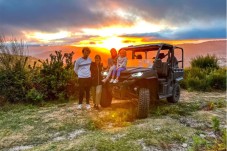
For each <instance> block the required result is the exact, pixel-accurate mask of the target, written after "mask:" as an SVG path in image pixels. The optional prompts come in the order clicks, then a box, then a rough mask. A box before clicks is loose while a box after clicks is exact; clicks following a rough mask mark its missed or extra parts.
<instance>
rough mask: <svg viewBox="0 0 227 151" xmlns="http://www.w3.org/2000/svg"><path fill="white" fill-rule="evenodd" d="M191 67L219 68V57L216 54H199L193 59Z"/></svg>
mask: <svg viewBox="0 0 227 151" xmlns="http://www.w3.org/2000/svg"><path fill="white" fill-rule="evenodd" d="M191 67H192V68H194V67H198V68H202V69H207V68H213V69H218V68H219V66H218V58H217V57H216V56H215V55H212V56H211V55H209V54H208V55H206V56H205V57H204V56H197V57H195V58H193V59H192V60H191Z"/></svg>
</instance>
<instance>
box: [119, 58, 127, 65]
mask: <svg viewBox="0 0 227 151" xmlns="http://www.w3.org/2000/svg"><path fill="white" fill-rule="evenodd" d="M126 65H127V58H126V57H125V58H124V60H123V62H122V64H121V65H120V67H126Z"/></svg>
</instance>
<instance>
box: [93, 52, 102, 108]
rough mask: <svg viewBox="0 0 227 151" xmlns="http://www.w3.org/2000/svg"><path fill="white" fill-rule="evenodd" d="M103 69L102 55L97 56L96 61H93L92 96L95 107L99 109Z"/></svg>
mask: <svg viewBox="0 0 227 151" xmlns="http://www.w3.org/2000/svg"><path fill="white" fill-rule="evenodd" d="M102 69H103V65H102V63H101V57H100V55H96V56H95V62H92V63H91V80H92V82H91V83H92V89H91V90H92V97H93V102H94V108H95V109H97V110H98V109H99V104H100V100H101V95H102Z"/></svg>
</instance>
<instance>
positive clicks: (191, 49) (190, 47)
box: [29, 40, 227, 67]
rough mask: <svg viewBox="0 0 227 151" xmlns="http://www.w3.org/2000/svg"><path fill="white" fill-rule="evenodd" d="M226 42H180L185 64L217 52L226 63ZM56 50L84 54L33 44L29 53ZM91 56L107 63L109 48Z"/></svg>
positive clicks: (45, 54)
mask: <svg viewBox="0 0 227 151" xmlns="http://www.w3.org/2000/svg"><path fill="white" fill-rule="evenodd" d="M226 42H227V40H218V41H207V42H202V43H187V44H180V45H177V46H180V47H182V48H183V49H184V58H185V66H186V67H187V66H190V60H191V59H192V58H194V57H196V56H198V55H206V54H211V55H213V54H215V55H216V56H217V57H218V58H220V65H222V66H227V65H226ZM56 50H62V52H64V53H69V52H72V51H73V52H74V53H75V54H74V57H73V60H75V59H77V58H78V57H80V56H81V55H82V52H81V51H82V47H75V46H35V47H34V46H32V47H29V55H30V56H34V57H36V58H40V59H46V58H48V57H49V55H50V54H51V53H54V51H56ZM91 50H92V51H91V54H90V57H91V58H92V59H94V56H95V55H97V54H99V55H100V56H101V57H102V62H103V63H104V65H106V62H107V58H108V57H109V50H108V49H105V48H91Z"/></svg>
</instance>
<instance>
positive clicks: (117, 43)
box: [97, 36, 128, 49]
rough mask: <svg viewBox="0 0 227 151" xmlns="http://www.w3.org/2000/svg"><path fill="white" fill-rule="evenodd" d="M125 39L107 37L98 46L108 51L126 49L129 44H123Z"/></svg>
mask: <svg viewBox="0 0 227 151" xmlns="http://www.w3.org/2000/svg"><path fill="white" fill-rule="evenodd" d="M123 40H124V39H123V38H121V37H115V36H113V37H106V38H105V39H103V40H102V42H101V43H100V44H97V46H98V47H103V48H107V49H111V48H115V49H120V48H122V47H126V46H127V45H128V44H125V43H123Z"/></svg>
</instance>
